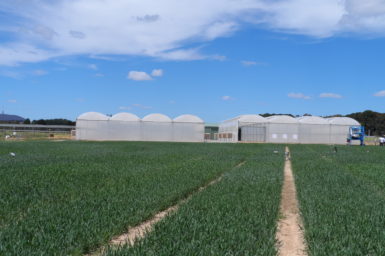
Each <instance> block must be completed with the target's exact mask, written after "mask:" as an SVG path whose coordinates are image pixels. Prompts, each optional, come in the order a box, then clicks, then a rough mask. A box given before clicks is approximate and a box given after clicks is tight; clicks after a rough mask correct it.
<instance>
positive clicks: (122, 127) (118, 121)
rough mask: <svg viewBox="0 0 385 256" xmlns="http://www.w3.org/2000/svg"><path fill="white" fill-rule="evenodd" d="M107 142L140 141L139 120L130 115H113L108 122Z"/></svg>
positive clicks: (123, 113)
mask: <svg viewBox="0 0 385 256" xmlns="http://www.w3.org/2000/svg"><path fill="white" fill-rule="evenodd" d="M108 140H126V141H139V140H142V129H141V120H140V118H139V117H138V116H136V115H134V114H131V113H125V112H122V113H118V114H115V115H113V116H112V117H111V118H110V121H109V137H108Z"/></svg>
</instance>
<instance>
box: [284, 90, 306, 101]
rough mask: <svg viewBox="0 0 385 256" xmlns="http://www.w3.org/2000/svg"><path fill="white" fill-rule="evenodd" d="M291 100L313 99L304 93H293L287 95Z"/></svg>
mask: <svg viewBox="0 0 385 256" xmlns="http://www.w3.org/2000/svg"><path fill="white" fill-rule="evenodd" d="M287 96H288V97H289V98H294V99H304V100H310V99H311V97H310V96H308V95H305V94H303V93H294V92H291V93H289V94H288V95H287Z"/></svg>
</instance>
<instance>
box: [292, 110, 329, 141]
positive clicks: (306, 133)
mask: <svg viewBox="0 0 385 256" xmlns="http://www.w3.org/2000/svg"><path fill="white" fill-rule="evenodd" d="M297 120H298V122H299V126H298V127H299V128H298V129H299V140H300V143H304V144H327V143H329V141H330V124H329V122H328V120H327V119H325V118H322V117H319V116H301V117H298V118H297Z"/></svg>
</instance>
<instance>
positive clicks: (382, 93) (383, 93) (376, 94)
mask: <svg viewBox="0 0 385 256" xmlns="http://www.w3.org/2000/svg"><path fill="white" fill-rule="evenodd" d="M373 96H375V97H385V90H383V91H379V92H376V93H375V94H373Z"/></svg>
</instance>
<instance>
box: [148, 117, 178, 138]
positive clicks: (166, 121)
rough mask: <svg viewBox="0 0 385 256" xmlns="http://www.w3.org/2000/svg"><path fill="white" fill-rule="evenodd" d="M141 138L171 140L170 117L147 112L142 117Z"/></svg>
mask: <svg viewBox="0 0 385 256" xmlns="http://www.w3.org/2000/svg"><path fill="white" fill-rule="evenodd" d="M142 140H144V141H173V132H172V120H171V118H169V117H168V116H166V115H163V114H149V115H147V116H145V117H143V119H142Z"/></svg>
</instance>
